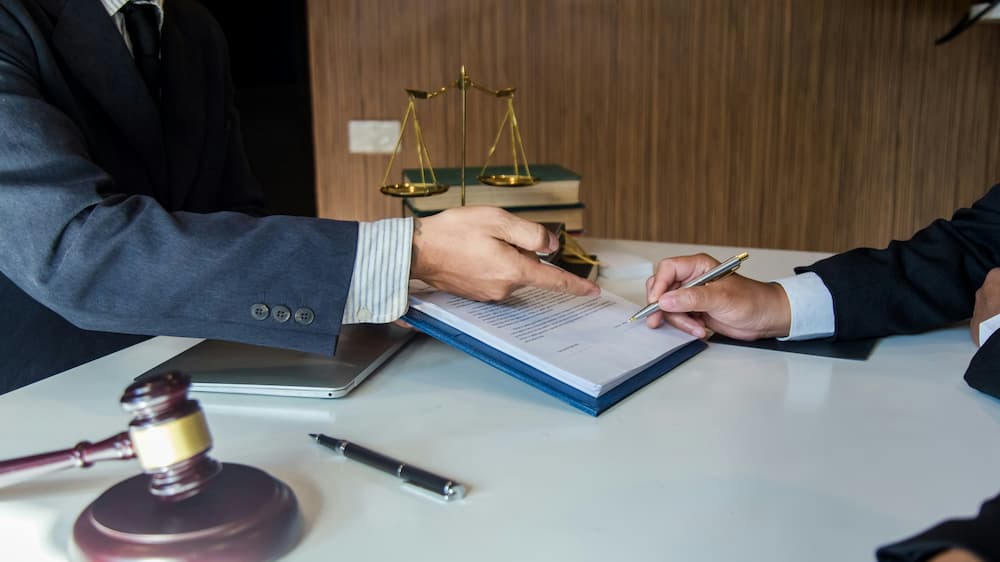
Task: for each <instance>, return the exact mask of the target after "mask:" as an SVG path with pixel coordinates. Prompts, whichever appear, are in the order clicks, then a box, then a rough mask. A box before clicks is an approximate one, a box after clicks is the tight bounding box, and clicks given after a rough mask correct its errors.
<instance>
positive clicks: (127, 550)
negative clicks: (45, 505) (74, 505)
mask: <svg viewBox="0 0 1000 562" xmlns="http://www.w3.org/2000/svg"><path fill="white" fill-rule="evenodd" d="M301 532H302V518H301V516H300V514H299V507H298V501H297V500H296V498H295V493H294V492H292V490H291V488H289V487H288V486H287V485H285V484H284V483H283V482H281V481H280V480H278V479H276V478H274V477H273V476H271V475H270V474H268V473H266V472H264V471H262V470H258V469H256V468H253V467H249V466H245V465H241V464H230V463H223V465H222V470H221V471H220V472H219V473H218V474H217V475H216V476H215V477H214V478H212V479H211V480H210V481H209V482H208V483H207V485H206V486H205V488H204V489H203V490H201V491H200V492H199V493H198V494H197V495H195V496H192V497H190V498H187V499H184V500H180V501H173V502H172V501H169V500H164V499H163V498H159V497H156V496H153V495H152V494H150V493H149V476H147V475H145V474H141V475H138V476H135V477H133V478H129V479H128V480H124V481H122V482H120V483H118V484H116V485H114V486H112V487H111V488H109V489H108V490H107V491H106V492H104V493H103V494H101V496H100V497H98V498H97V499H96V500H94V502H93V503H91V504H90V505H89V506H87V508H86V509H85V510H84V511H83V513H81V514H80V517H78V518H77V520H76V524H75V525H74V526H73V545H72V549H73V552H72V554H73V555H74V558H76V559H80V560H94V561H98V560H100V561H110V560H114V561H116V562H125V561H129V560H147V559H150V558H155V559H156V560H158V561H161V560H162V561H164V562H168V561H177V562H180V561H184V562H189V561H200V560H213V561H214V560H249V561H258V560H259V561H264V560H274V559H276V558H278V557H279V556H281V555H283V554H285V553H286V552H288V551H289V550H291V548H292V547H293V546H295V543H296V542H298V539H299V536H300V534H301Z"/></svg>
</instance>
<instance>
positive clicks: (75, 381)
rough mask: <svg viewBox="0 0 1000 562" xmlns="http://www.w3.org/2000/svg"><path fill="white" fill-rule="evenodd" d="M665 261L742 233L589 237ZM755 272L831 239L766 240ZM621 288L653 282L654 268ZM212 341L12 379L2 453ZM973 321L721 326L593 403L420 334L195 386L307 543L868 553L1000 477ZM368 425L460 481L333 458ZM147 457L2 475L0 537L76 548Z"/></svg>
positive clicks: (503, 551)
mask: <svg viewBox="0 0 1000 562" xmlns="http://www.w3.org/2000/svg"><path fill="white" fill-rule="evenodd" d="M583 242H584V245H585V247H586V248H587V249H588V250H590V251H592V252H594V253H596V254H598V256H600V255H601V254H602V253H608V252H626V253H632V254H638V255H643V256H645V257H647V258H649V259H651V260H655V259H656V258H659V257H662V256H666V255H677V254H684V253H691V252H693V251H699V250H704V251H707V252H709V253H711V254H713V255H715V256H716V257H718V258H720V259H721V258H725V257H728V256H729V255H731V254H734V253H736V251H737V250H739V249H738V248H718V247H694V246H689V245H678V244H654V243H643V242H625V241H608V240H593V239H584V240H583ZM750 252H751V256H750V259H749V260H748V261H747V262H746V263H745V264H744V266H743V269H742V270H741V273H743V274H745V275H748V276H750V277H755V278H758V279H771V278H775V277H779V276H783V275H786V274H789V273H790V272H791V268H792V266H794V265H797V264H806V263H811V262H812V261H814V260H815V259H817V258H819V257H822V255H821V254H813V253H804V252H784V251H774V250H750ZM605 285H606V286H607V287H608V288H609V289H611V290H613V291H614V292H617V293H619V294H621V295H623V296H625V297H628V298H631V299H633V300H635V301H636V302H637V303H641V302H642V301H643V300H644V295H643V288H642V280H630V281H615V282H609V283H606V284H605ZM196 341H197V340H193V339H184V338H168V337H161V338H155V339H153V340H150V341H147V342H144V343H141V344H139V345H136V346H134V347H131V348H128V349H125V350H122V351H120V352H118V353H115V354H112V355H109V356H107V357H104V358H101V359H99V360H96V361H94V362H91V363H89V364H86V365H83V366H80V367H77V368H75V369H72V370H70V371H67V372H65V373H62V374H61V375H58V376H56V377H53V378H50V379H47V380H45V381H42V382H39V383H36V384H33V385H31V386H28V387H25V388H22V389H19V390H17V391H14V392H12V393H9V394H6V395H4V396H0V427H2V428H3V430H2V431H3V439H2V441H0V458H10V457H15V456H23V455H28V454H34V453H40V452H43V451H48V450H53V449H61V448H64V447H69V446H71V445H73V444H75V443H76V442H77V441H79V440H82V439H88V440H92V441H96V440H98V439H101V438H104V437H107V436H110V435H112V434H115V433H117V432H119V431H123V430H124V429H125V428H126V426H127V424H128V421H129V418H128V416H127V415H126V414H125V413H124V412H123V411H122V410H121V409H120V407H119V405H118V398H119V396H120V395H121V392H122V390H124V388H125V387H126V386H127V385H128V384H129V383H130V382H131V380H132V377H134V376H135V375H137V374H139V373H141V372H143V371H145V370H146V369H148V368H151V367H152V366H154V365H156V364H157V363H159V362H160V361H163V360H165V359H167V358H168V357H170V356H172V355H174V354H177V353H179V352H180V351H182V350H184V349H186V348H188V347H189V346H191V345H193V344H194V343H195V342H196ZM974 351H975V348H974V346H973V344H972V343H971V341H970V339H969V334H968V330H967V327H965V326H961V327H955V328H951V329H945V330H941V331H936V332H933V333H928V334H923V335H918V336H905V337H892V338H888V339H885V340H883V341H881V342H880V343H879V345H878V347H877V348H876V350H875V352H874V354H873V356H872V357H871V359H869V360H868V361H865V362H856V361H848V360H839V359H827V358H819V357H811V356H805V355H797V354H786V353H778V352H773V351H764V350H754V349H747V348H740V347H731V346H725V345H717V344H713V345H711V346H710V347H709V349H707V350H705V351H704V352H702V353H701V354H700V355H698V356H696V357H695V358H694V359H692V360H690V361H688V362H687V363H685V364H683V365H681V366H680V367H679V368H677V369H676V370H674V371H672V372H670V373H669V374H667V375H666V376H664V377H662V378H660V379H658V380H657V381H655V382H653V383H652V384H650V385H648V386H647V387H645V388H644V389H642V390H640V391H639V392H638V393H636V394H634V395H633V396H631V397H630V398H628V399H626V400H625V401H624V402H622V403H620V404H618V405H617V406H615V407H614V408H612V409H611V410H608V411H607V412H605V413H604V414H602V415H601V416H600V417H598V418H594V417H590V416H588V415H586V414H583V413H581V412H579V411H577V410H575V409H573V408H571V407H570V406H568V405H566V404H564V403H562V402H560V401H558V400H556V399H555V398H551V397H549V396H548V395H546V394H544V393H542V392H540V391H538V390H535V389H534V388H532V387H530V386H528V385H527V384H524V383H522V382H519V381H517V380H515V379H513V378H511V377H509V376H507V375H505V374H503V373H501V372H500V371H497V370H494V369H493V368H491V367H489V366H487V365H485V364H484V363H481V362H479V361H477V360H475V359H472V358H470V357H468V356H466V355H464V354H462V353H461V352H458V351H455V350H452V349H451V348H449V347H446V346H445V345H443V344H440V343H437V342H436V341H434V340H431V339H429V338H426V337H425V336H421V337H420V338H419V339H418V340H416V341H414V342H413V343H412V344H411V345H409V346H408V348H407V349H405V350H404V351H403V352H402V354H401V355H399V356H398V357H396V358H395V359H394V360H393V361H392V363H391V364H390V365H388V366H387V367H386V368H384V369H383V370H382V371H381V372H379V373H377V374H375V375H374V376H373V377H372V378H371V379H369V380H368V381H367V382H365V383H364V384H363V385H361V386H360V387H359V388H358V389H357V390H356V391H355V392H354V393H352V394H351V395H350V396H349V397H347V398H344V399H339V400H320V399H304V398H283V399H282V398H270V397H240V396H233V395H218V394H203V393H195V394H193V397H195V398H197V399H198V400H200V401H201V403H202V405H203V407H204V409H205V411H206V413H207V415H208V423H209V427H210V428H211V431H212V434H213V436H214V440H215V447H214V450H213V456H214V457H216V458H217V459H219V460H222V461H227V462H237V463H243V464H248V465H252V466H256V467H258V468H261V469H263V470H266V471H268V472H270V473H271V474H273V475H275V476H276V477H278V478H280V479H282V480H284V481H285V482H286V483H288V484H289V485H290V486H291V487H292V488H293V489H294V491H295V492H296V494H297V496H298V499H299V502H300V505H301V509H302V512H303V515H304V519H305V522H306V531H305V535H304V537H303V539H302V541H301V542H300V543H299V545H298V546H297V547H296V548H295V549H294V550H293V551H292V552H291V553H290V554H289V555H288V556H287V557H286V559H287V560H290V561H300V560H306V561H311V560H331V559H337V560H441V561H448V560H462V561H466V560H477V561H480V560H482V561H511V560H546V561H550V560H574V561H589V560H593V561H601V562H607V561H609V560H627V561H646V560H685V561H721V560H775V561H794V562H801V561H803V560H810V561H820V562H821V561H836V562H841V561H845V560H852V561H853V560H873V559H874V554H873V553H874V550H875V548H876V547H877V546H879V545H882V544H885V543H887V542H891V541H893V540H896V539H900V538H903V537H905V536H908V535H910V534H912V533H915V532H917V531H919V530H922V529H924V528H925V527H927V526H929V525H931V524H933V523H935V522H937V521H940V520H942V519H944V518H947V517H950V516H962V515H966V516H967V515H971V514H973V513H975V512H976V511H977V509H978V506H979V504H980V503H981V502H982V501H983V500H984V499H986V498H987V497H991V496H992V495H994V494H995V493H996V492H997V490H998V489H1000V447H997V443H998V442H1000V401H996V400H994V399H991V398H989V397H987V396H985V395H982V394H979V393H977V392H976V391H974V390H972V389H970V388H968V387H967V386H966V384H965V383H964V381H963V380H962V373H963V372H964V369H965V366H966V364H967V363H968V361H969V358H970V357H971V356H972V354H973V353H974ZM310 432H324V433H327V434H330V435H334V436H338V437H344V438H348V439H352V440H355V441H357V442H359V443H362V444H365V445H368V446H370V447H371V448H373V449H375V450H378V451H381V452H383V453H386V454H390V455H393V456H396V457H398V458H400V459H403V460H405V461H409V462H411V463H413V464H415V465H417V466H421V467H424V468H427V469H430V470H435V471H438V472H441V473H444V474H445V475H448V476H451V477H454V478H456V479H458V480H460V481H463V482H465V483H466V484H467V485H468V486H469V493H468V495H467V497H466V499H465V500H464V501H461V502H458V503H453V504H445V503H443V502H438V501H434V500H431V499H428V498H425V497H423V496H420V495H417V494H414V493H410V492H408V491H407V490H405V489H403V488H401V487H399V485H398V484H397V481H396V480H395V479H393V478H391V477H389V476H387V475H385V474H383V473H381V472H378V471H375V470H373V469H371V468H369V467H366V466H364V465H361V464H360V463H356V462H353V461H349V460H344V459H340V458H338V457H335V456H334V455H333V454H332V453H331V452H330V451H329V450H327V449H324V448H322V447H320V446H318V445H316V444H314V443H313V442H312V441H311V440H310V439H309V438H308V437H307V436H306V434H307V433H310ZM138 472H139V467H138V464H137V463H136V462H135V461H125V462H108V463H103V464H98V465H95V466H94V467H92V468H89V469H86V470H80V469H75V470H72V471H64V472H62V473H58V474H55V475H52V476H49V477H44V478H42V479H39V480H35V481H33V482H29V483H24V484H20V485H18V486H15V487H10V488H7V489H2V490H0V529H2V530H3V531H2V536H3V546H0V551H3V552H5V555H4V558H9V557H10V555H11V554H12V553H16V554H17V556H16V559H19V560H62V559H64V558H65V552H66V545H67V543H68V541H69V537H70V530H71V528H72V524H73V522H74V520H75V519H76V517H77V515H78V514H79V513H80V511H81V510H83V508H84V507H85V506H86V505H87V504H88V503H90V502H91V501H93V500H94V499H95V498H96V497H97V496H98V495H99V494H100V493H101V492H102V491H103V490H105V489H106V488H108V487H110V486H112V485H113V484H115V483H117V482H119V481H120V480H123V479H125V478H127V477H130V476H132V475H134V474H137V473H138Z"/></svg>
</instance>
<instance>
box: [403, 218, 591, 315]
mask: <svg viewBox="0 0 1000 562" xmlns="http://www.w3.org/2000/svg"><path fill="white" fill-rule="evenodd" d="M558 247H559V240H558V239H557V238H556V237H555V235H553V234H552V233H551V232H549V231H548V229H546V228H545V227H544V226H542V225H540V224H537V223H533V222H530V221H527V220H524V219H522V218H520V217H517V216H515V215H513V214H511V213H508V212H507V211H504V210H502V209H498V208H495V207H463V208H457V209H449V210H446V211H443V212H441V213H438V214H436V215H433V216H430V217H427V218H423V219H414V222H413V257H412V259H411V262H410V277H411V278H413V279H419V280H421V281H423V282H425V283H427V284H429V285H432V286H434V287H436V288H438V289H441V290H444V291H447V292H449V293H452V294H455V295H459V296H462V297H466V298H470V299H474V300H478V301H497V300H501V299H503V298H506V297H507V296H509V295H510V294H511V293H512V292H513V291H514V290H515V289H518V288H520V287H525V286H532V287H540V288H543V289H549V290H553V291H560V292H565V293H571V294H574V295H596V294H599V293H600V288H599V287H598V286H597V285H596V284H594V283H593V282H591V281H588V280H586V279H583V278H581V277H578V276H576V275H573V274H572V273H568V272H566V271H564V270H562V269H560V268H558V267H554V266H552V265H549V264H546V263H542V262H540V261H538V256H537V255H536V253H535V252H545V253H548V252H552V251H554V250H556V249H557V248H558Z"/></svg>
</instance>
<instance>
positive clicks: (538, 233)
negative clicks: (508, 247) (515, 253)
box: [497, 213, 559, 253]
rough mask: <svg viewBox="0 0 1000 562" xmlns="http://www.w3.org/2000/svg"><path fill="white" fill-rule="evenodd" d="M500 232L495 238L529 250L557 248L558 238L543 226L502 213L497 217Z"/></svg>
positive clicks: (539, 250) (553, 249)
mask: <svg viewBox="0 0 1000 562" xmlns="http://www.w3.org/2000/svg"><path fill="white" fill-rule="evenodd" d="M499 218H500V219H501V220H500V221H499V224H498V226H499V227H500V232H499V233H498V236H497V238H499V239H500V240H503V241H504V242H507V243H509V244H512V245H514V246H516V247H518V248H522V249H525V250H528V251H531V252H544V253H549V252H554V251H556V250H558V249H559V238H557V237H556V235H555V234H554V233H552V232H550V231H549V229H547V228H545V227H544V226H542V225H540V224H538V223H535V222H531V221H529V220H525V219H522V218H521V217H518V216H516V215H512V214H509V213H504V216H501V217H499Z"/></svg>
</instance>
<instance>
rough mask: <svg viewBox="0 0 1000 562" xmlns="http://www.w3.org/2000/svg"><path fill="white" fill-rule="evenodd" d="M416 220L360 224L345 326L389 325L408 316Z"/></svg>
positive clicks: (345, 311)
mask: <svg viewBox="0 0 1000 562" xmlns="http://www.w3.org/2000/svg"><path fill="white" fill-rule="evenodd" d="M412 242H413V219H412V218H405V219H386V220H380V221H375V222H361V223H358V253H357V256H356V257H355V258H354V274H353V275H352V276H351V288H350V289H349V290H348V291H347V304H346V305H345V306H344V319H343V323H344V324H361V323H366V324H385V323H387V322H392V321H393V320H397V319H398V318H399V317H400V316H402V315H403V314H405V313H406V309H407V297H408V293H407V287H408V284H409V281H410V254H411V251H412V250H411V244H412Z"/></svg>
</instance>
